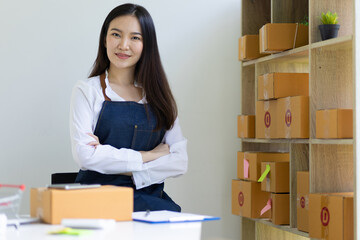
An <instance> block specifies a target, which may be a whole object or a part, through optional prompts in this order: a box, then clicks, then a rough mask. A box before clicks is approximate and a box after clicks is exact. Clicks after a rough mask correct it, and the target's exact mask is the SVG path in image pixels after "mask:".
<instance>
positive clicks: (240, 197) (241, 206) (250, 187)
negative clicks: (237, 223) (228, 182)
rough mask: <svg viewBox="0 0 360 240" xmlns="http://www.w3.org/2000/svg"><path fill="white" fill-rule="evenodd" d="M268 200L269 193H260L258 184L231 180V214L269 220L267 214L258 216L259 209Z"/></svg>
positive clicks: (268, 214)
mask: <svg viewBox="0 0 360 240" xmlns="http://www.w3.org/2000/svg"><path fill="white" fill-rule="evenodd" d="M269 198H270V193H267V192H263V191H261V186H260V183H257V182H248V181H243V180H232V213H233V214H235V215H239V216H243V217H247V218H269V217H270V213H269V212H267V213H265V214H264V215H262V216H260V211H261V209H262V208H263V207H264V206H265V205H266V202H267V201H268V199H269Z"/></svg>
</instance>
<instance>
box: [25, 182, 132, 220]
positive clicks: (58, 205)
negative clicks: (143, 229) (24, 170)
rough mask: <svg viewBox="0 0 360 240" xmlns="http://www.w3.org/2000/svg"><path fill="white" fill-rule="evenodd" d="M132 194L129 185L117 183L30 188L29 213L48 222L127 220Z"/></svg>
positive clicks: (129, 213)
mask: <svg viewBox="0 0 360 240" xmlns="http://www.w3.org/2000/svg"><path fill="white" fill-rule="evenodd" d="M133 196H134V190H133V189H132V188H129V187H117V186H101V187H99V188H91V189H90V188H89V189H77V190H64V189H50V188H32V189H31V191H30V205H31V207H30V208H31V216H32V217H40V218H41V219H42V220H43V221H44V222H46V223H50V224H60V223H61V220H62V219H63V218H102V219H115V220H116V221H131V220H132V212H133V209H134V199H133Z"/></svg>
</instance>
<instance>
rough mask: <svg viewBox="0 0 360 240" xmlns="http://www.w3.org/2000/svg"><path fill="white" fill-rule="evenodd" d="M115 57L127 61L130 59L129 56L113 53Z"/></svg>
mask: <svg viewBox="0 0 360 240" xmlns="http://www.w3.org/2000/svg"><path fill="white" fill-rule="evenodd" d="M115 55H116V56H117V57H118V58H120V59H128V58H129V57H131V56H130V55H127V54H124V53H115Z"/></svg>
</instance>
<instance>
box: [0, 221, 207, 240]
mask: <svg viewBox="0 0 360 240" xmlns="http://www.w3.org/2000/svg"><path fill="white" fill-rule="evenodd" d="M201 224H202V223H201V222H192V223H171V224H148V223H141V222H118V223H116V226H115V227H113V228H111V229H105V230H93V232H92V234H90V235H87V236H81V237H76V236H69V235H50V234H48V232H49V231H54V230H55V231H56V230H60V229H61V228H63V226H61V225H49V224H41V223H32V224H27V225H21V226H20V228H19V229H18V230H16V229H15V227H8V228H7V232H6V236H5V237H4V236H3V235H0V239H1V240H3V239H4V240H20V239H21V240H77V239H80V240H114V239H115V240H120V239H121V240H172V239H174V240H177V239H179V240H185V239H186V240H200V239H201Z"/></svg>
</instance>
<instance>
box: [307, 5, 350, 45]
mask: <svg viewBox="0 0 360 240" xmlns="http://www.w3.org/2000/svg"><path fill="white" fill-rule="evenodd" d="M327 11H331V12H336V13H337V14H338V17H339V24H340V30H339V35H338V36H339V37H342V36H347V35H353V34H354V32H353V29H354V0H342V1H338V0H312V1H310V14H309V27H310V42H311V43H315V42H320V41H321V36H320V31H319V27H318V26H319V24H322V23H321V21H320V19H319V16H321V13H322V12H324V13H326V12H327Z"/></svg>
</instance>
